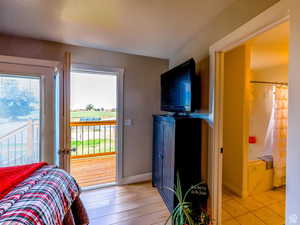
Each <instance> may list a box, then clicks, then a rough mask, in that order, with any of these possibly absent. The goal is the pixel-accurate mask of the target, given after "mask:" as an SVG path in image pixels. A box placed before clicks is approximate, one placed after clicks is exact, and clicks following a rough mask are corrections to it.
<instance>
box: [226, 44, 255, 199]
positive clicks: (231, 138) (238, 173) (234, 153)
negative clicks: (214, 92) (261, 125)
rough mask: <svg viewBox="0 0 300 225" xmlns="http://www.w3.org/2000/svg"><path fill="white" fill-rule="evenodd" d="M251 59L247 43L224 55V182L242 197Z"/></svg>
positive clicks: (244, 194) (245, 193) (244, 182)
mask: <svg viewBox="0 0 300 225" xmlns="http://www.w3.org/2000/svg"><path fill="white" fill-rule="evenodd" d="M249 63H250V50H249V47H248V46H246V45H243V46H240V47H237V48H235V49H233V50H231V51H229V52H226V53H225V55H224V105H223V110H224V114H223V147H224V153H223V185H224V186H225V187H226V188H228V189H230V190H231V191H233V192H234V193H236V194H237V195H239V196H242V197H244V196H246V195H247V161H248V157H247V155H248V144H247V137H248V124H249V121H248V119H249V117H248V113H249V112H248V102H249V101H247V98H248V93H249V90H248V88H249V75H250V74H249Z"/></svg>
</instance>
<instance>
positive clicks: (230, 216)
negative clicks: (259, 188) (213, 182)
mask: <svg viewBox="0 0 300 225" xmlns="http://www.w3.org/2000/svg"><path fill="white" fill-rule="evenodd" d="M284 218H285V188H279V189H275V190H271V191H267V192H264V193H261V194H258V195H255V196H250V197H248V198H245V199H242V198H239V197H238V196H236V195H234V194H232V193H230V192H229V191H227V190H223V211H222V225H284Z"/></svg>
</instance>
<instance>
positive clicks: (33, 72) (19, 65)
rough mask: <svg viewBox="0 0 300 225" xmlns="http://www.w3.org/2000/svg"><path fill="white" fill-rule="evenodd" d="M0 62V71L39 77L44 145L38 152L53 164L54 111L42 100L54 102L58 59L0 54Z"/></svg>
mask: <svg viewBox="0 0 300 225" xmlns="http://www.w3.org/2000/svg"><path fill="white" fill-rule="evenodd" d="M0 64H1V65H2V66H3V67H1V69H0V72H2V73H12V74H14V75H20V76H22V75H23V76H25V77H26V76H29V77H30V76H32V77H39V78H40V98H41V100H42V101H41V117H40V120H41V124H40V138H41V143H40V146H41V147H43V146H44V150H45V151H42V152H40V157H41V160H43V161H47V162H48V163H51V164H54V161H55V154H56V152H55V141H54V140H55V138H54V136H55V134H54V117H55V116H54V115H55V111H54V108H51V104H50V103H45V102H44V101H43V100H46V99H47V100H50V101H51V102H52V103H54V97H55V96H54V85H55V81H54V77H55V73H56V71H57V70H58V69H59V67H60V66H61V63H60V62H58V61H50V60H40V59H33V58H23V57H15V56H3V55H0ZM44 85H46V86H44ZM53 105H54V104H53ZM43 137H47V138H43ZM51 139H52V141H51ZM40 150H42V148H40Z"/></svg>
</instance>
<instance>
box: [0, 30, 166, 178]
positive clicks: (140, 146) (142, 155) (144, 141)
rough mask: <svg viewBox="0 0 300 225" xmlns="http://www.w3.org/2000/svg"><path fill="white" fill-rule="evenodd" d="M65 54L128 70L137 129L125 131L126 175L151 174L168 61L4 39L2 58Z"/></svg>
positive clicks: (128, 112) (127, 98) (128, 103)
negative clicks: (154, 128)
mask: <svg viewBox="0 0 300 225" xmlns="http://www.w3.org/2000/svg"><path fill="white" fill-rule="evenodd" d="M65 51H70V52H71V53H72V61H73V62H76V63H86V64H94V65H102V66H111V67H121V68H124V69H125V74H124V78H125V79H124V118H125V119H132V120H133V125H132V126H130V127H124V129H125V130H124V175H125V176H126V177H127V176H133V175H138V174H143V173H149V172H151V165H152V164H151V163H152V114H154V113H159V112H160V110H159V107H160V74H161V73H162V72H163V71H165V70H167V68H168V61H167V60H161V59H156V58H150V57H143V56H136V55H129V54H123V53H116V52H110V51H103V50H96V49H90V48H84V47H76V46H71V45H64V44H59V43H54V42H46V41H38V40H33V39H25V38H18V37H9V36H4V35H0V55H11V56H21V57H31V58H39V59H48V60H62V59H63V55H64V52H65Z"/></svg>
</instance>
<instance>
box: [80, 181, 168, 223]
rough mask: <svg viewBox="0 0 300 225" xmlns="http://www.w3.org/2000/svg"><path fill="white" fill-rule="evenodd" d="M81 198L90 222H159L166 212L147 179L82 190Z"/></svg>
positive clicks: (163, 218) (163, 219) (164, 218)
mask: <svg viewBox="0 0 300 225" xmlns="http://www.w3.org/2000/svg"><path fill="white" fill-rule="evenodd" d="M81 198H82V201H83V203H84V205H85V207H86V209H87V212H88V215H89V218H90V222H91V223H90V224H91V225H163V224H164V222H165V221H166V219H167V217H168V216H169V212H168V210H167V208H166V207H165V205H164V203H163V201H162V199H161V197H160V195H159V194H158V192H157V190H156V189H154V188H153V187H152V185H151V183H148V182H147V183H139V184H132V185H124V186H113V187H107V188H102V189H98V190H93V191H85V192H83V193H82V194H81Z"/></svg>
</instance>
